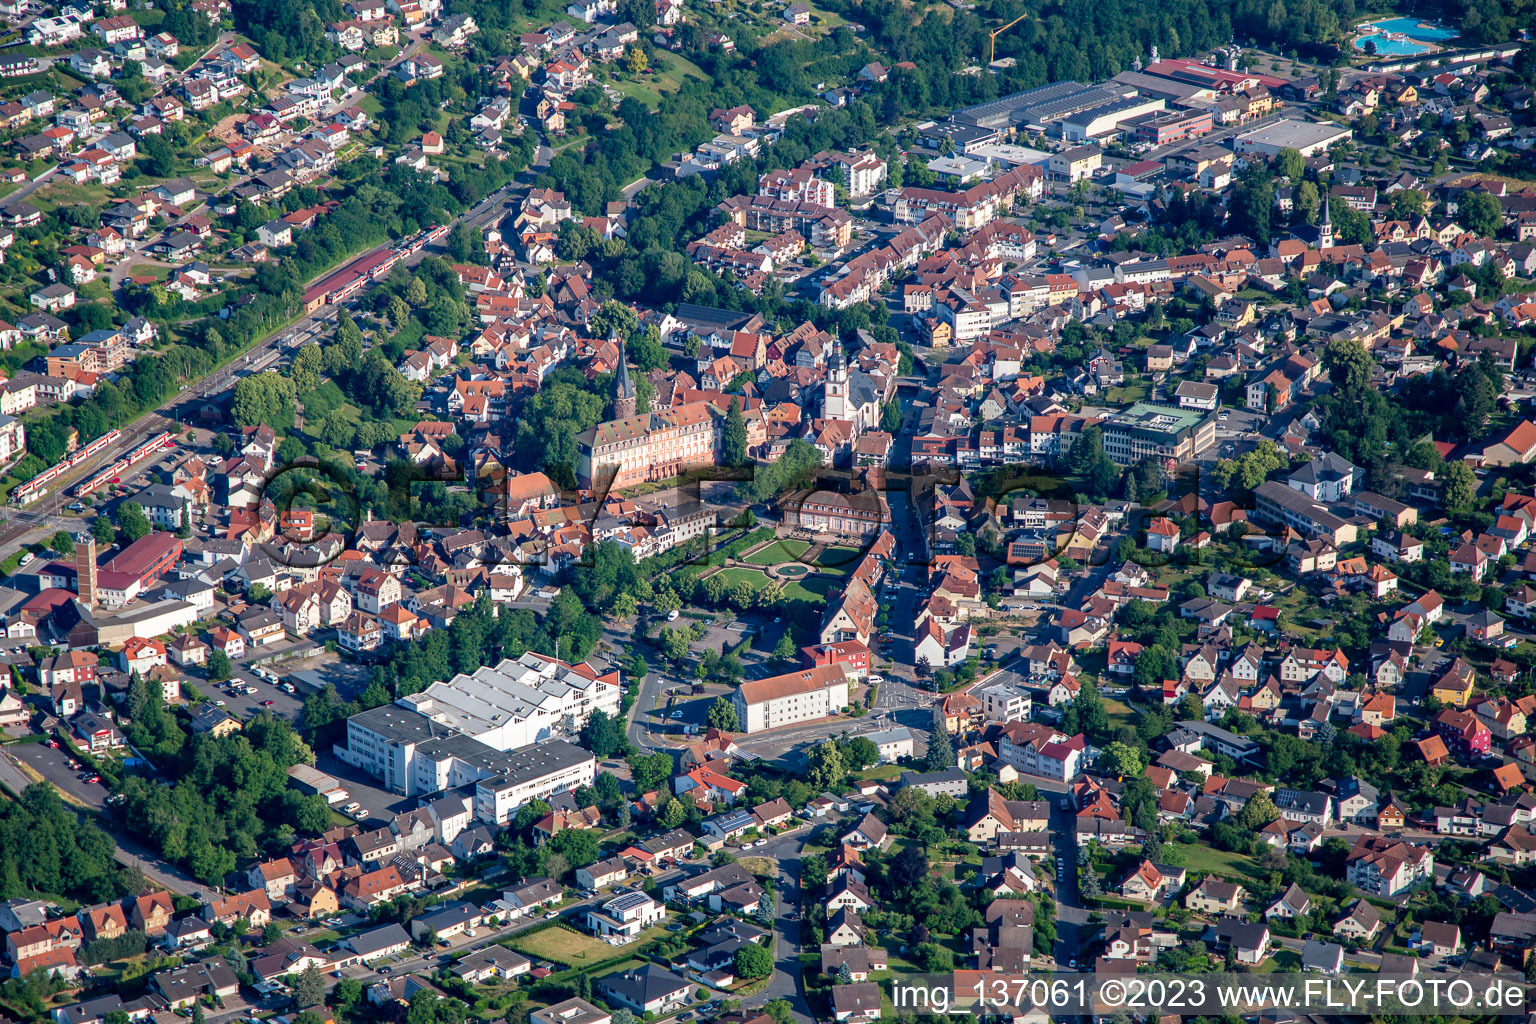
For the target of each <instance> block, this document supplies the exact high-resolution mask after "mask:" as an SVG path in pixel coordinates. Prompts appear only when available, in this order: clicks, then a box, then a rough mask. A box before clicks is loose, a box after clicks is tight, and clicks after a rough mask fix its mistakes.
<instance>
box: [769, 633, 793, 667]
mask: <svg viewBox="0 0 1536 1024" xmlns="http://www.w3.org/2000/svg"><path fill="white" fill-rule="evenodd" d="M794 656H795V638H794V637H792V636H790V635H789V631H788V630H786V631H785V632H784V633H782V634H780V636H779V640H778V642H777V643H776V644H774V645H773V653H771V654H769V655H768V660H769V661H772V662H775V663H776V664H780V665H782V664H784V663H785V662H786V661H789V660H790V659H792V658H793V657H794Z"/></svg>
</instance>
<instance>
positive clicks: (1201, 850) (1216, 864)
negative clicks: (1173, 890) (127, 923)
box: [1173, 843, 1263, 879]
mask: <svg viewBox="0 0 1536 1024" xmlns="http://www.w3.org/2000/svg"><path fill="white" fill-rule="evenodd" d="M1173 849H1176V850H1178V851H1179V853H1180V854H1181V855H1182V857H1181V859H1182V860H1183V862H1184V868H1185V870H1186V871H1188V872H1189V873H1190V874H1194V873H1196V872H1210V873H1212V874H1217V875H1223V876H1226V877H1228V878H1244V879H1247V878H1262V877H1263V873H1262V872H1260V871H1259V867H1258V865H1257V864H1255V863H1254V862H1253V859H1252V858H1250V857H1244V856H1243V855H1242V854H1240V853H1231V852H1230V851H1227V850H1218V849H1216V848H1214V847H1211V846H1203V845H1201V844H1198V843H1188V844H1186V843H1180V844H1178V845H1177V846H1175V847H1173Z"/></svg>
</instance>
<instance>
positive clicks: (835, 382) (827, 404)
mask: <svg viewBox="0 0 1536 1024" xmlns="http://www.w3.org/2000/svg"><path fill="white" fill-rule="evenodd" d="M821 415H822V417H823V418H825V419H829V420H846V419H849V418H850V410H849V408H848V359H847V357H846V356H844V355H843V343H842V342H840V341H834V342H833V343H832V355H831V358H830V359H828V361H827V383H826V384H825V385H823V387H822V396H821Z"/></svg>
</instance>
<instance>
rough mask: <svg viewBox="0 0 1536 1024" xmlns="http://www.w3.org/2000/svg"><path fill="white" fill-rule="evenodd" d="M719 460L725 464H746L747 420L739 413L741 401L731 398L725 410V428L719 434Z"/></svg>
mask: <svg viewBox="0 0 1536 1024" xmlns="http://www.w3.org/2000/svg"><path fill="white" fill-rule="evenodd" d="M720 460H721V462H722V463H723V464H725V465H727V466H745V465H746V464H747V461H748V459H747V421H746V418H745V417H743V416H742V415H741V401H740V400H739V399H737V398H735V397H733V398H732V399H731V405H730V408H729V409H727V410H726V412H725V430H724V432H723V433H722V434H721V436H720Z"/></svg>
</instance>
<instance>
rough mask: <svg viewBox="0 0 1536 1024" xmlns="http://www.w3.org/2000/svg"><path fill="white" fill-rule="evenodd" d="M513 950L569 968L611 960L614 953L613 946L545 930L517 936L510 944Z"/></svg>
mask: <svg viewBox="0 0 1536 1024" xmlns="http://www.w3.org/2000/svg"><path fill="white" fill-rule="evenodd" d="M512 948H513V949H515V950H517V951H518V952H519V953H522V954H524V955H525V956H536V957H540V958H542V959H544V960H553V961H554V962H555V963H557V964H565V965H567V966H569V967H585V966H587V965H588V964H595V963H600V962H601V961H604V960H611V959H612V958H613V956H614V953H615V950H614V947H612V946H610V945H608V943H606V942H604V941H603V940H602V939H599V938H596V937H595V936H591V935H582V934H580V933H578V932H573V931H571V930H569V929H567V928H546V929H544V930H543V931H541V932H534V933H533V934H532V935H522V936H519V937H517V938H516V939H514V940H513V941H512Z"/></svg>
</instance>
